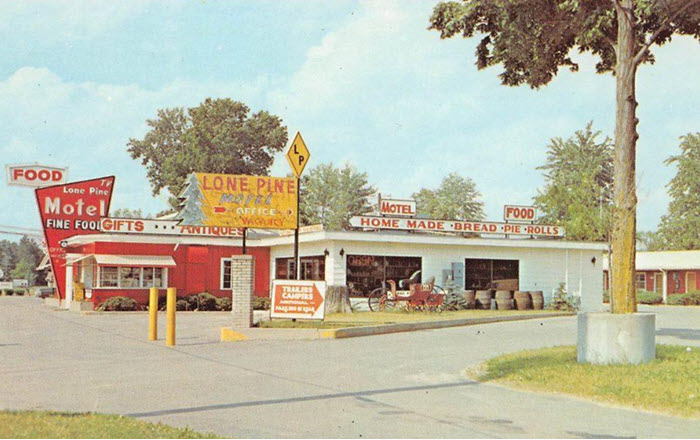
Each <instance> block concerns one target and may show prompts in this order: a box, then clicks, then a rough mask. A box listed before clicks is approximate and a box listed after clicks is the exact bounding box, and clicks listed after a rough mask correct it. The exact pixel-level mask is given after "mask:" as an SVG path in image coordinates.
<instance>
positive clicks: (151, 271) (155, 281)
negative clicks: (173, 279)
mask: <svg viewBox="0 0 700 440" xmlns="http://www.w3.org/2000/svg"><path fill="white" fill-rule="evenodd" d="M143 287H164V286H163V268H162V267H144V268H143Z"/></svg>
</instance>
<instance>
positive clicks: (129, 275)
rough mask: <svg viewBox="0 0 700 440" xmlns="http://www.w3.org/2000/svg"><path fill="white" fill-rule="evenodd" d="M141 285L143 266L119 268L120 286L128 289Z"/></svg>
mask: <svg viewBox="0 0 700 440" xmlns="http://www.w3.org/2000/svg"><path fill="white" fill-rule="evenodd" d="M140 286H141V268H140V267H120V268H119V287H124V288H126V289H135V288H137V287H140Z"/></svg>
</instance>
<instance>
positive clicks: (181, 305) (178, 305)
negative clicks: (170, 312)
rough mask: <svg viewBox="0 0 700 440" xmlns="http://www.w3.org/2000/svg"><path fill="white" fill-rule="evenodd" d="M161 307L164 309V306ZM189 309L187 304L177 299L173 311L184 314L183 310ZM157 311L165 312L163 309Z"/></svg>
mask: <svg viewBox="0 0 700 440" xmlns="http://www.w3.org/2000/svg"><path fill="white" fill-rule="evenodd" d="M163 307H165V306H163ZM189 309H190V305H189V303H188V302H187V301H185V300H184V299H182V298H178V300H177V302H176V303H175V310H177V311H178V312H184V311H185V310H189ZM159 310H165V309H164V308H163V309H159Z"/></svg>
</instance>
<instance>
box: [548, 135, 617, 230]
mask: <svg viewBox="0 0 700 440" xmlns="http://www.w3.org/2000/svg"><path fill="white" fill-rule="evenodd" d="M592 126H593V124H592V123H589V124H588V126H586V129H585V130H579V131H577V132H576V133H575V134H574V135H573V136H571V137H570V138H568V139H566V140H563V139H561V138H553V139H552V140H551V142H550V144H549V145H548V146H547V149H548V151H547V163H546V164H545V165H542V166H540V167H537V169H538V170H543V171H544V178H545V187H544V190H542V191H538V194H537V196H536V197H535V206H537V208H538V210H539V211H540V213H541V214H542V215H541V216H540V221H542V222H543V223H550V224H556V225H561V226H563V227H565V228H566V234H567V236H568V237H569V238H570V239H573V240H591V241H606V240H608V238H609V237H610V229H611V212H612V200H613V191H612V189H613V145H612V142H611V141H610V139H609V138H605V139H604V140H603V141H602V142H598V141H597V140H596V138H597V137H598V136H599V135H600V132H593V130H592Z"/></svg>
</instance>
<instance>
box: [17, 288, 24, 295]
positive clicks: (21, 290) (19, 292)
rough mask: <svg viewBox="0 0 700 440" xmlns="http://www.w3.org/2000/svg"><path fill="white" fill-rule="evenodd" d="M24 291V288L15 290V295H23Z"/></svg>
mask: <svg viewBox="0 0 700 440" xmlns="http://www.w3.org/2000/svg"><path fill="white" fill-rule="evenodd" d="M24 293H25V290H24V289H17V290H15V295H17V296H24Z"/></svg>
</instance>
